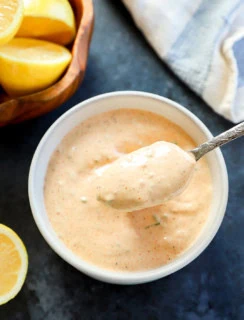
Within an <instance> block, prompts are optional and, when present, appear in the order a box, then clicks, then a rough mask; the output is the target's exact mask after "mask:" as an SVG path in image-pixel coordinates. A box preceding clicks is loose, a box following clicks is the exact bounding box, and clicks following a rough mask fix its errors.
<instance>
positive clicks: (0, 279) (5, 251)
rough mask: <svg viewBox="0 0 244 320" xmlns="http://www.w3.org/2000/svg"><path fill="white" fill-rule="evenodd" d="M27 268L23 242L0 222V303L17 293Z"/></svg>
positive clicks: (26, 256)
mask: <svg viewBox="0 0 244 320" xmlns="http://www.w3.org/2000/svg"><path fill="white" fill-rule="evenodd" d="M27 269H28V255H27V252H26V248H25V246H24V244H23V242H22V241H21V240H20V238H19V237H18V235H17V234H16V233H15V232H14V231H13V230H11V229H10V228H8V227H6V226H4V225H3V224H0V305H2V304H4V303H6V302H8V301H9V300H11V299H13V298H14V297H15V296H16V295H17V293H18V292H19V291H20V289H21V288H22V286H23V283H24V281H25V278H26V273H27Z"/></svg>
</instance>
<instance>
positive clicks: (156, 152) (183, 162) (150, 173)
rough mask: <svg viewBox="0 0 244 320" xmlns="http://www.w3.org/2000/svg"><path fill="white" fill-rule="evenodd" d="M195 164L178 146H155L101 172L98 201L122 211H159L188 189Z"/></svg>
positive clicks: (133, 153) (139, 151) (189, 155)
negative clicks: (153, 209)
mask: <svg viewBox="0 0 244 320" xmlns="http://www.w3.org/2000/svg"><path fill="white" fill-rule="evenodd" d="M195 164H196V161H195V158H194V156H193V155H192V154H190V153H189V152H186V151H184V150H183V149H181V148H180V147H178V146H177V145H175V144H173V143H170V142H165V141H158V142H155V143H153V144H151V145H149V146H147V147H144V148H140V149H137V150H136V151H134V152H131V153H128V154H127V155H125V156H122V157H120V158H119V159H117V160H116V161H114V162H112V163H111V164H109V165H107V166H105V167H103V168H102V169H98V170H97V171H96V172H97V174H98V179H97V199H98V200H100V201H103V202H104V203H106V204H107V205H109V206H111V207H113V208H115V209H118V210H126V211H135V210H139V209H145V208H149V207H155V206H157V205H160V204H162V203H163V202H164V201H167V200H169V199H171V198H173V197H175V196H176V195H178V194H180V193H181V192H182V191H183V190H184V189H185V188H186V186H187V184H188V182H189V181H190V179H191V177H192V174H193V172H194V168H195Z"/></svg>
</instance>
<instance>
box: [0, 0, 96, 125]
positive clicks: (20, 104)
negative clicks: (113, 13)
mask: <svg viewBox="0 0 244 320" xmlns="http://www.w3.org/2000/svg"><path fill="white" fill-rule="evenodd" d="M70 3H71V5H72V7H73V10H74V13H75V17H76V25H77V34H76V38H75V40H74V42H73V44H72V61H71V63H70V65H69V67H68V69H67V70H66V72H65V74H64V75H63V76H62V77H61V78H60V80H58V82H56V83H55V84H54V85H52V86H50V87H49V88H47V89H45V90H42V91H40V92H37V93H34V94H30V95H26V96H22V97H19V98H11V97H9V96H8V95H7V94H6V93H4V92H3V91H1V89H0V127H1V126H5V125H7V124H11V123H18V122H21V121H25V120H28V119H32V118H35V117H38V116H40V115H42V114H45V113H47V112H49V111H51V110H53V109H55V108H57V107H58V106H60V105H61V104H62V103H64V102H65V101H66V100H68V99H69V98H70V97H71V96H72V95H73V94H74V92H75V91H76V90H77V88H78V87H79V85H80V83H81V81H82V80H83V77H84V74H85V70H86V63H87V57H88V51H89V46H90V40H91V36H92V31H93V22H94V13H93V4H92V0H70Z"/></svg>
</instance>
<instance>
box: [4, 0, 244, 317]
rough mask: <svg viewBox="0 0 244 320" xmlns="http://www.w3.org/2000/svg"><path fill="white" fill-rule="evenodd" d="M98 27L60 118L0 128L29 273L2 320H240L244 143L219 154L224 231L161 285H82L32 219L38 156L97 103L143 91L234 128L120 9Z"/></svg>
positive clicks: (213, 124)
mask: <svg viewBox="0 0 244 320" xmlns="http://www.w3.org/2000/svg"><path fill="white" fill-rule="evenodd" d="M94 4H95V11H96V27H95V33H94V37H93V41H92V46H91V51H90V58H89V64H88V70H87V74H86V77H85V81H84V83H83V85H82V86H81V88H80V89H79V91H78V92H77V93H76V94H75V95H74V96H73V98H72V99H70V100H69V101H68V102H67V103H66V104H64V105H63V106H61V107H60V108H59V109H58V110H56V111H54V112H52V113H50V114H48V115H46V116H43V117H41V118H39V119H36V120H33V121H31V122H28V123H24V124H20V125H17V126H14V127H8V128H3V129H0V222H2V223H4V224H6V225H8V226H10V227H12V228H13V229H14V230H16V232H17V233H18V234H19V235H20V236H21V238H22V239H23V241H24V242H25V244H26V246H27V249H28V253H29V259H30V261H29V272H28V277H27V280H26V282H25V285H24V287H23V289H22V291H21V292H20V293H19V295H18V296H17V297H16V298H15V299H14V300H13V301H11V302H9V303H8V304H7V305H5V306H2V307H0V319H1V320H14V319H16V320H22V319H23V320H29V319H31V320H42V319H45V320H76V319H77V320H80V319H84V320H86V319H88V320H89V319H96V320H97V319H98V320H100V319H101V320H108V319H127V320H128V319H140V320H144V319H148V320H156V319H160V320H161V319H163V320H168V319H169V320H171V319H172V320H178V319H180V320H184V319H187V320H188V319H189V320H200V319H202V320H212V319H216V320H243V319H244V273H243V270H244V247H243V245H242V244H243V241H244V232H243V230H244V211H243V207H244V166H243V159H244V138H242V139H239V140H238V141H234V142H233V143H231V144H229V145H227V146H225V147H224V148H223V153H224V157H225V160H226V164H227V167H228V172H229V180H230V195H229V203H228V209H227V213H226V216H225V218H224V222H223V224H222V226H221V228H220V230H219V232H218V234H217V236H216V237H215V239H214V240H213V241H212V243H211V244H210V246H209V247H208V248H207V249H206V250H205V251H204V253H203V254H202V255H201V256H200V257H199V258H197V259H196V260H195V261H194V262H193V263H191V264H190V265H188V266H187V267H185V268H184V269H183V270H181V271H178V272H177V273H175V274H174V275H171V276H169V277H167V278H164V279H162V280H159V281H156V282H153V283H149V284H145V285H138V286H128V287H123V286H115V285H109V284H104V283H101V282H98V281H95V280H93V279H91V278H88V277H86V276H85V275H83V274H81V273H80V272H78V271H76V270H75V269H74V268H72V267H71V266H69V265H68V264H67V263H65V262H64V261H63V260H61V258H59V257H58V256H57V255H56V254H55V253H54V252H53V251H52V250H51V249H50V248H49V247H48V245H47V244H46V243H45V241H44V240H43V238H42V237H41V235H40V233H39V231H38V229H37V227H36V225H35V223H34V221H33V218H32V215H31V211H30V207H29V202H28V195H27V178H28V171H29V166H30V162H31V158H32V156H33V153H34V151H35V148H36V146H37V144H38V142H39V141H40V139H41V137H42V136H43V134H44V132H45V131H46V130H47V128H48V127H49V126H50V125H51V124H52V123H53V122H54V121H55V120H56V119H57V118H58V117H59V116H60V115H61V114H62V113H63V112H64V111H66V110H68V109H69V108H70V107H71V106H73V105H75V104H76V103H78V102H80V101H82V100H84V99H87V98H89V97H92V96H94V95H97V94H100V93H104V92H109V91H114V90H142V91H148V92H153V93H157V94H160V95H162V96H166V97H168V98H171V99H173V100H175V101H177V102H180V103H181V104H183V105H184V106H186V107H187V108H188V109H189V110H191V111H193V112H194V113H195V114H196V115H197V116H198V117H199V118H200V119H201V120H202V121H203V122H204V123H205V124H206V125H207V126H208V127H209V129H210V130H211V131H212V133H213V134H217V133H219V132H221V131H224V130H226V129H228V128H230V127H231V125H232V124H231V123H230V122H228V121H226V120H224V119H222V118H221V117H219V116H218V115H216V114H215V113H214V112H212V111H211V109H210V108H209V107H208V106H206V105H205V103H203V102H202V101H201V100H200V99H199V98H198V97H196V96H195V94H193V93H192V92H191V91H190V90H189V89H188V88H187V87H186V86H185V85H184V84H182V83H181V82H180V81H179V80H178V79H177V78H176V77H175V76H174V75H173V74H172V72H171V71H170V70H169V69H168V68H167V67H166V66H165V65H164V64H163V63H162V62H161V61H160V60H159V59H158V58H157V56H156V55H155V54H154V52H153V51H152V50H151V48H150V47H149V46H148V45H147V43H146V42H145V40H144V38H143V37H142V35H141V34H140V32H139V31H138V30H137V29H136V27H135V26H134V24H133V22H132V20H131V18H130V16H129V14H128V13H127V12H126V10H125V9H124V7H123V6H122V5H121V4H120V2H119V1H109V0H95V1H94Z"/></svg>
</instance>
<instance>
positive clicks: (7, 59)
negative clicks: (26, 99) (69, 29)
mask: <svg viewBox="0 0 244 320" xmlns="http://www.w3.org/2000/svg"><path fill="white" fill-rule="evenodd" d="M70 61H71V53H70V52H69V50H68V49H66V48H65V47H62V46H60V45H57V44H54V43H51V42H48V41H43V40H36V39H29V38H28V39H27V38H14V39H12V40H11V41H10V42H9V43H7V44H5V45H4V46H1V47H0V68H1V72H0V84H1V85H2V87H3V88H4V90H5V91H6V92H7V93H8V94H9V95H11V96H23V95H26V94H31V93H34V92H38V91H40V90H42V89H45V88H47V87H49V86H50V85H51V84H53V83H54V82H56V81H57V80H58V78H59V77H60V76H61V74H62V73H63V72H64V70H65V69H66V67H67V66H68V64H69V63H70Z"/></svg>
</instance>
